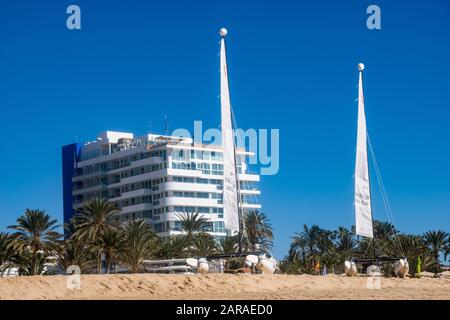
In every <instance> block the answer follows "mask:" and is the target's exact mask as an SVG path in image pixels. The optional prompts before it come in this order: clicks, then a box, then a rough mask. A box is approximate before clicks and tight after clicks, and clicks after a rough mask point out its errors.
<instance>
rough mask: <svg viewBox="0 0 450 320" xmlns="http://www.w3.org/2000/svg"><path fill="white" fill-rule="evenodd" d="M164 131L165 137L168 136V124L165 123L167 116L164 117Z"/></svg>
mask: <svg viewBox="0 0 450 320" xmlns="http://www.w3.org/2000/svg"><path fill="white" fill-rule="evenodd" d="M164 131H165V134H166V136H168V135H169V122H168V121H167V114H165V115H164Z"/></svg>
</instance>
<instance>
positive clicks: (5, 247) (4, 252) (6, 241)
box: [0, 232, 15, 272]
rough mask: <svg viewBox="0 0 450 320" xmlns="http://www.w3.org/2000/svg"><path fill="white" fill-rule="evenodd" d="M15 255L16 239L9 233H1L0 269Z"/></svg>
mask: <svg viewBox="0 0 450 320" xmlns="http://www.w3.org/2000/svg"><path fill="white" fill-rule="evenodd" d="M14 254H15V250H14V239H13V238H12V237H11V236H10V235H9V234H8V233H4V232H0V268H1V267H2V266H3V265H4V264H5V263H7V262H9V261H10V260H11V257H13V256H14ZM1 271H2V270H1V269H0V272H1Z"/></svg>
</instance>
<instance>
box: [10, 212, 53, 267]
mask: <svg viewBox="0 0 450 320" xmlns="http://www.w3.org/2000/svg"><path fill="white" fill-rule="evenodd" d="M56 222H57V220H56V219H51V217H50V216H49V215H48V214H46V213H45V212H44V211H41V210H29V209H27V210H26V211H25V214H24V215H22V216H20V217H19V218H18V219H17V225H12V226H9V227H8V228H9V229H12V230H16V232H15V233H13V234H12V237H13V238H14V240H15V248H16V249H17V250H18V251H19V253H20V254H23V253H25V252H31V262H30V264H31V267H30V269H31V270H30V274H31V275H36V274H38V252H39V251H43V252H44V253H46V252H48V251H50V250H51V248H52V247H53V246H54V244H55V242H56V241H57V240H58V239H59V238H60V237H61V234H59V233H58V232H56V231H55V229H56V228H58V227H59V226H57V225H56Z"/></svg>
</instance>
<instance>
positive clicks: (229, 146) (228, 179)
mask: <svg viewBox="0 0 450 320" xmlns="http://www.w3.org/2000/svg"><path fill="white" fill-rule="evenodd" d="M227 33H228V32H227V30H226V29H225V28H222V29H220V36H221V37H222V39H221V40H220V101H221V118H222V124H221V129H222V148H223V167H224V168H223V175H224V176H223V181H224V183H223V207H224V222H225V228H227V229H229V230H230V232H231V234H232V235H233V234H234V233H236V232H237V233H238V237H239V251H241V250H242V243H241V242H242V241H241V238H242V237H241V234H242V226H241V224H242V221H241V217H240V216H241V215H240V207H241V206H240V193H239V180H238V170H237V163H236V162H237V159H236V147H235V141H234V139H235V138H234V131H233V124H232V114H231V101H230V100H231V99H230V88H229V82H228V67H227V58H226V50H225V36H226V35H227Z"/></svg>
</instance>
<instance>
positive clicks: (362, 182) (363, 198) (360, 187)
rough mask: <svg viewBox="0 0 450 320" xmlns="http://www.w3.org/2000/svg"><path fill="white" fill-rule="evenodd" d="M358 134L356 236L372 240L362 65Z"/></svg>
mask: <svg viewBox="0 0 450 320" xmlns="http://www.w3.org/2000/svg"><path fill="white" fill-rule="evenodd" d="M358 67H359V94H358V133H357V142H356V167H355V213H356V234H357V235H360V236H364V237H369V238H373V228H372V206H371V198H370V182H369V164H368V161H367V128H366V115H365V111H364V92H363V81H362V70H363V69H364V65H363V64H359V66H358Z"/></svg>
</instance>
